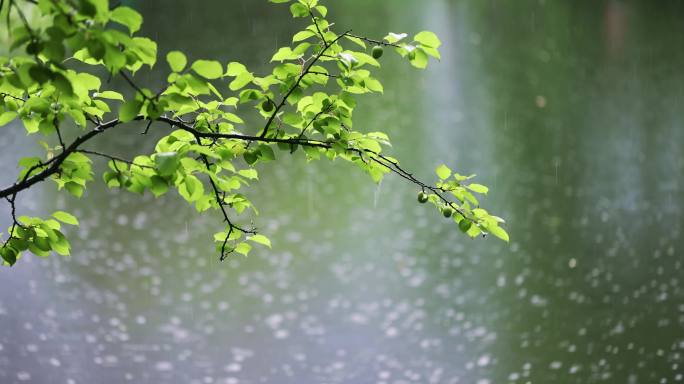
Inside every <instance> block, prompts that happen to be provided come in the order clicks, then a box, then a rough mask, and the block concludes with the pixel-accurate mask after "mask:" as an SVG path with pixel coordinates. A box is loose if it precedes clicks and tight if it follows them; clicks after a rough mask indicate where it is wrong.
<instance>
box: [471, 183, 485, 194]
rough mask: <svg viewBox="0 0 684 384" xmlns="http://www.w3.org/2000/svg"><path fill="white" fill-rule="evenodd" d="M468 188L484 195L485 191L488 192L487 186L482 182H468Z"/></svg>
mask: <svg viewBox="0 0 684 384" xmlns="http://www.w3.org/2000/svg"><path fill="white" fill-rule="evenodd" d="M467 187H468V189H470V190H471V191H473V192H477V193H481V194H483V195H486V194H487V192H489V188H487V187H486V186H484V185H482V184H469V185H467Z"/></svg>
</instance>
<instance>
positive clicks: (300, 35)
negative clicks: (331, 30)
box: [292, 30, 316, 43]
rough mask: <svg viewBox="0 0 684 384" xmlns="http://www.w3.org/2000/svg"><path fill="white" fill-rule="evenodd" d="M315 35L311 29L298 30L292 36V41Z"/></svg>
mask: <svg viewBox="0 0 684 384" xmlns="http://www.w3.org/2000/svg"><path fill="white" fill-rule="evenodd" d="M315 35H316V32H313V31H309V30H306V31H300V32H297V33H296V34H295V35H294V36H292V42H293V43H296V42H298V41H303V40H306V39H308V38H309V37H312V36H315Z"/></svg>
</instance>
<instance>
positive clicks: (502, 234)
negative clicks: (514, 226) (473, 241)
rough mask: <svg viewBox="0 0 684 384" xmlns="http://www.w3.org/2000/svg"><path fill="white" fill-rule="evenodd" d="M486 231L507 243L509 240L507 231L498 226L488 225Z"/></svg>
mask: <svg viewBox="0 0 684 384" xmlns="http://www.w3.org/2000/svg"><path fill="white" fill-rule="evenodd" d="M487 231H488V232H489V233H491V234H492V235H494V236H496V237H498V238H499V239H501V240H503V241H505V242H507V243H508V242H509V241H510V239H509V237H508V233H507V232H506V231H505V230H504V229H503V228H501V227H499V226H492V225H490V226H489V227H487Z"/></svg>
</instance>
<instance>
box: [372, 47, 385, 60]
mask: <svg viewBox="0 0 684 384" xmlns="http://www.w3.org/2000/svg"><path fill="white" fill-rule="evenodd" d="M371 53H372V55H373V58H374V59H379V58H381V57H382V54H383V53H385V50H384V49H383V48H382V47H381V46H379V45H376V46H375V47H373V51H372V52H371Z"/></svg>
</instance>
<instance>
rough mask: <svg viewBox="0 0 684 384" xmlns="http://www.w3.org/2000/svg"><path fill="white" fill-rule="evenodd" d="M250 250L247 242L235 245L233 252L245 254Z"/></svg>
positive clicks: (250, 247)
mask: <svg viewBox="0 0 684 384" xmlns="http://www.w3.org/2000/svg"><path fill="white" fill-rule="evenodd" d="M251 250H252V246H251V245H249V244H247V243H240V244H238V245H237V246H236V247H235V252H237V253H239V254H241V255H244V256H247V255H248V254H249V251H251Z"/></svg>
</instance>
